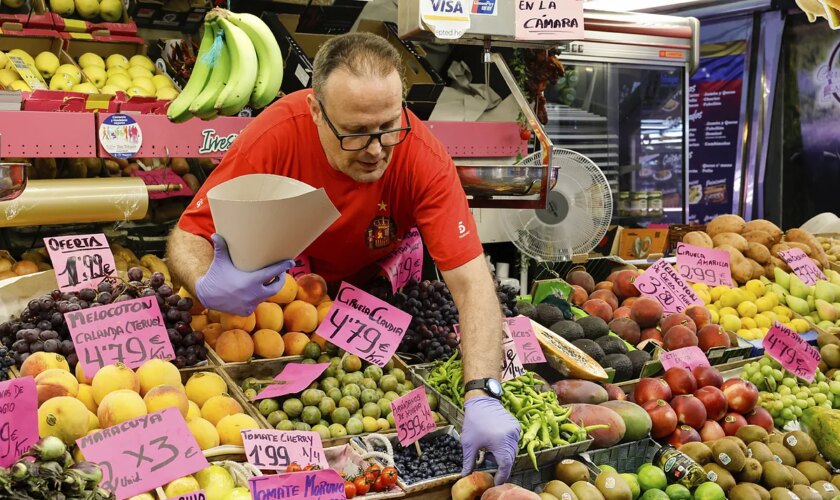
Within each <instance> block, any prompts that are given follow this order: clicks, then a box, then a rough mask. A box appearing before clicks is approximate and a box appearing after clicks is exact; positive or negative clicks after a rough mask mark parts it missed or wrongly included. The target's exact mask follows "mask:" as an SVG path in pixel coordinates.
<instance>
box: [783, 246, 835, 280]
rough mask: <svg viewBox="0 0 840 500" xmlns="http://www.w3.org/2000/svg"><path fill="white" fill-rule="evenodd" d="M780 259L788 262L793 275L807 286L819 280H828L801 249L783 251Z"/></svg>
mask: <svg viewBox="0 0 840 500" xmlns="http://www.w3.org/2000/svg"><path fill="white" fill-rule="evenodd" d="M779 257H781V258H782V259H783V260H784V261H785V262H787V264H788V265H789V266H790V268H791V270H792V271H793V274H795V275H796V276H797V277H798V278H799V279H801V280H802V282H803V283H805V284H806V285H813V284H815V283H816V282H817V281H819V280H824V279H826V278H825V274H823V272H822V271H821V270H820V268H819V267H817V265H816V264H815V263H814V261H813V260H812V259H811V257H808V255H807V254H806V253H805V252H803V251H802V249H801V248H791V249H790V250H782V251H780V252H779Z"/></svg>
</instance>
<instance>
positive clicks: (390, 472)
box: [380, 467, 397, 487]
mask: <svg viewBox="0 0 840 500" xmlns="http://www.w3.org/2000/svg"><path fill="white" fill-rule="evenodd" d="M380 476H381V477H383V478H384V479H383V480H382V481H383V482H384V483H385V486H388V487H391V486H393V485H395V484H397V469H396V467H385V468H384V469H382V473H381V474H380Z"/></svg>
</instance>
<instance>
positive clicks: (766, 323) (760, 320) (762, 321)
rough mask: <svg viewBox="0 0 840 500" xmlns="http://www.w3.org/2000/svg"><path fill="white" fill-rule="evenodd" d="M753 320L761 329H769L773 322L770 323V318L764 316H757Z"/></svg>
mask: <svg viewBox="0 0 840 500" xmlns="http://www.w3.org/2000/svg"><path fill="white" fill-rule="evenodd" d="M753 320H755V324H756V325H757V326H758V327H759V328H764V327H767V328H769V327H770V325H771V324H772V322H771V321H770V318H768V317H767V316H765V315H764V314H756V315H755V316H753Z"/></svg>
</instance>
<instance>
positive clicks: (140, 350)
mask: <svg viewBox="0 0 840 500" xmlns="http://www.w3.org/2000/svg"><path fill="white" fill-rule="evenodd" d="M64 320H65V322H66V323H67V329H68V330H70V336H71V339H72V340H73V345H74V346H76V353H77V355H78V356H79V363H81V364H82V371H83V372H84V374H85V375H86V376H88V377H93V376H94V375H95V374H96V372H97V371H99V369H100V368H102V367H103V366H106V365H113V364H116V363H122V364H124V365H126V366H127V367H129V368H137V367H139V366H140V365H142V364H143V363H145V362H146V361H148V360H150V359H155V358H156V359H175V351H174V350H173V349H172V343H171V342H170V341H169V335H168V334H167V333H166V325H165V324H164V322H163V316H162V315H161V313H160V306H159V305H158V303H157V299H156V298H155V297H154V296H152V297H140V298H138V299H132V300H124V301H122V302H115V303H112V304H108V305H104V306H101V307H95V308H91V309H84V310H80V311H71V312H68V313H64Z"/></svg>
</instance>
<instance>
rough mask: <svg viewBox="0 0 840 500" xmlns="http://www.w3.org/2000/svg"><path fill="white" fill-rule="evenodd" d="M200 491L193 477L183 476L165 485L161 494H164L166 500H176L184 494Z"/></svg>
mask: <svg viewBox="0 0 840 500" xmlns="http://www.w3.org/2000/svg"><path fill="white" fill-rule="evenodd" d="M200 489H201V486H200V485H199V484H198V481H196V480H195V478H194V477H192V476H184V477H179V478H178V479H176V480H174V481H172V482H171V483H169V484H167V485H166V486H165V487H164V488H163V492H164V493H165V494H166V497H167V498H177V497H179V496H181V495H183V494H184V493H191V492H193V491H198V490H200Z"/></svg>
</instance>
